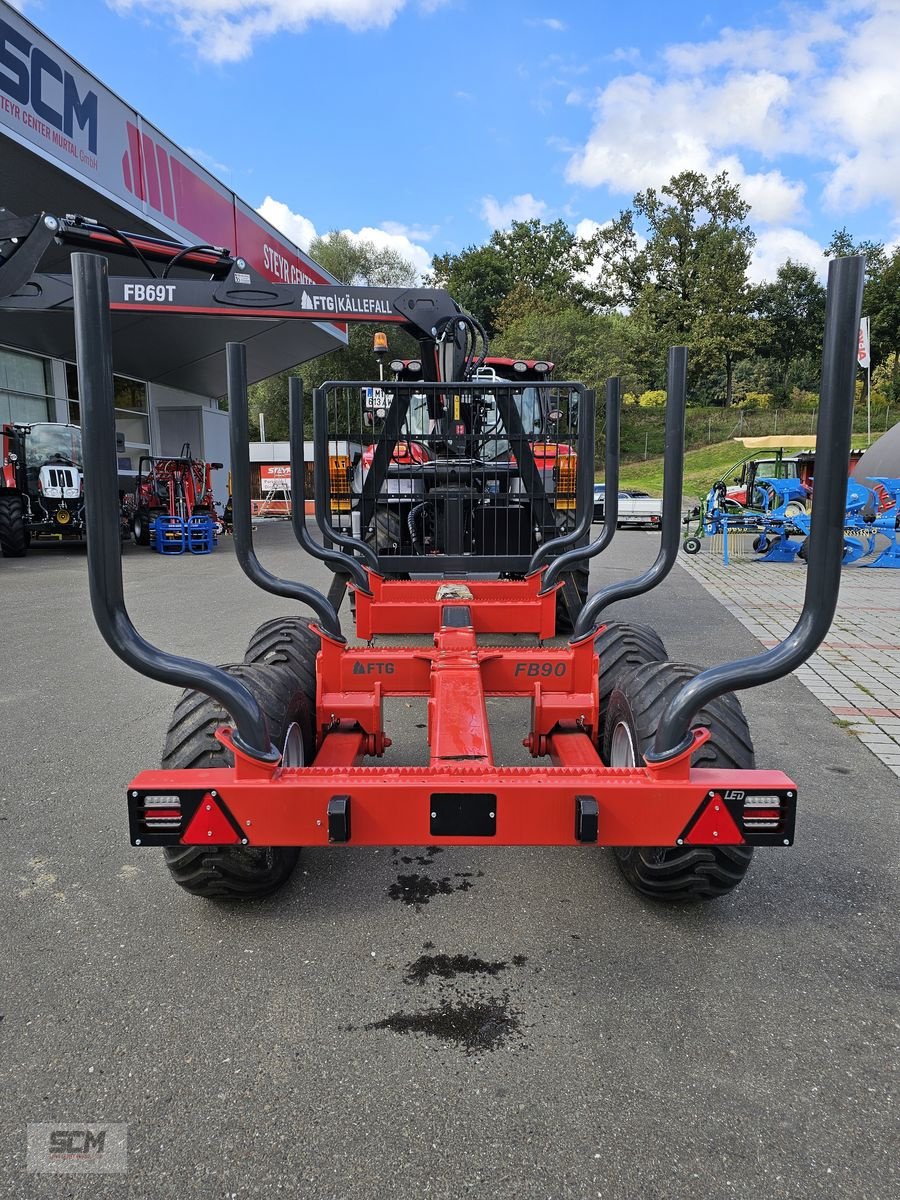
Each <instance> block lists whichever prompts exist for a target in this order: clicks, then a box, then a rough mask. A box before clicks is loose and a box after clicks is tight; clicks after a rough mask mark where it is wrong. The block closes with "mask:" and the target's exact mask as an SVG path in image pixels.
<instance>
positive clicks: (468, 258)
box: [424, 245, 514, 337]
mask: <svg viewBox="0 0 900 1200" xmlns="http://www.w3.org/2000/svg"><path fill="white" fill-rule="evenodd" d="M424 282H425V284H426V285H427V286H428V287H440V288H445V289H446V290H447V291H448V292H449V293H450V295H451V296H452V297H453V299H454V300H455V301H456V302H457V304H460V305H461V306H462V307H463V308H464V309H465V310H466V312H469V313H471V314H472V316H473V317H476V318H477V319H478V320H479V321H480V322H481V324H482V325H483V326H484V328H485V330H486V331H487V334H488V337H493V335H494V333H495V331H496V328H497V312H498V309H499V308H500V305H501V304H502V303H503V301H504V299H505V297H506V296H507V295H508V294H509V292H510V290H511V289H512V287H513V284H514V279H513V274H512V271H511V269H510V265H509V263H508V262H507V261H506V259H505V258H504V257H503V255H502V254H501V253H500V252H499V251H498V250H497V249H496V247H494V246H491V245H486V246H467V247H466V249H465V250H463V251H462V252H461V253H459V254H436V255H435V256H434V258H433V259H432V262H431V272H430V274H428V275H426V276H425V279H424Z"/></svg>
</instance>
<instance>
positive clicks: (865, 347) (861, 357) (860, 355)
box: [856, 317, 872, 369]
mask: <svg viewBox="0 0 900 1200" xmlns="http://www.w3.org/2000/svg"><path fill="white" fill-rule="evenodd" d="M856 361H857V362H858V363H859V365H860V366H861V367H863V368H864V369H865V368H866V367H869V366H871V364H872V359H871V356H870V354H869V318H868V317H863V318H862V320H861V321H860V323H859V346H858V348H857V351H856Z"/></svg>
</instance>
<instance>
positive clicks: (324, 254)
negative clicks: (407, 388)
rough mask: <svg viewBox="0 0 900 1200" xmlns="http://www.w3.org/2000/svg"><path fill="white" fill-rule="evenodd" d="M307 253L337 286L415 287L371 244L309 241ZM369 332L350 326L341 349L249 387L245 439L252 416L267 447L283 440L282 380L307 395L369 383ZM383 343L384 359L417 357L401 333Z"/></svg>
mask: <svg viewBox="0 0 900 1200" xmlns="http://www.w3.org/2000/svg"><path fill="white" fill-rule="evenodd" d="M309 253H310V257H311V258H312V259H313V260H314V261H315V262H317V263H318V264H319V265H320V266H322V267H324V268H325V270H326V271H328V272H329V273H330V274H332V275H333V276H334V277H335V278H336V279H338V280H340V282H341V283H346V284H350V285H352V286H361V285H369V286H372V287H410V286H411V285H412V284H413V283H415V279H416V270H415V267H414V266H413V264H412V263H411V262H409V261H408V260H407V259H405V258H403V256H402V255H401V254H398V253H397V251H396V250H393V249H392V248H390V247H388V246H377V245H376V244H375V243H374V242H369V241H362V242H356V241H352V240H351V239H350V238H348V237H347V235H346V234H344V233H337V232H334V233H329V234H326V235H325V236H324V237H318V238H314V239H313V241H312V243H311V245H310V248H309ZM373 332H374V329H373V326H372V325H369V324H368V323H363V324H360V323H357V322H353V323H351V324H349V325H348V342H347V346H346V347H345V348H343V349H341V350H333V351H331V352H330V353H328V354H322V355H320V356H319V357H318V358H314V359H311V360H310V361H309V362H305V363H303V364H301V365H300V366H299V367H297V368H295V369H293V370H292V371H283V372H281V373H280V374H278V375H273V376H271V377H270V378H269V379H263V380H261V381H260V382H259V383H255V384H253V386H252V387H251V388H250V395H249V401H250V425H251V433H253V432H255V433H256V434H257V435H258V433H259V428H258V422H257V414H258V413H260V412H261V413H262V414H263V415H264V417H265V423H266V437H267V438H268V439H269V440H270V441H283V440H284V439H285V438H287V436H288V430H289V423H288V379H289V378H290V376H291V375H299V376H300V378H301V379H302V380H303V386H304V388H305V389H307V390H311V389H312V388H314V387H318V385H319V384H320V383H323V382H324V381H325V380H326V379H369V378H371V377H372V376H373V375H377V373H378V370H377V364H376V361H375V358H374V356H373V354H372V335H373ZM389 337H390V357H397V358H414V357H415V356H416V355H417V354H418V352H419V347H418V343H417V342H416V341H415V339H414V338H412V337H411V336H410V335H409V334H408V333H406V332H404V331H403V330H401V329H397V328H396V327H394V326H392V327H391V330H390V334H389ZM310 420H311V411H310V406H309V405H307V424H309V422H310Z"/></svg>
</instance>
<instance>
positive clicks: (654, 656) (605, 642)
mask: <svg viewBox="0 0 900 1200" xmlns="http://www.w3.org/2000/svg"><path fill="white" fill-rule="evenodd" d="M594 649H595V650H596V651H597V654H598V655H599V657H600V731H599V734H598V738H597V740H598V742H599V744H600V745H601V746H602V745H603V729H604V725H605V723H606V710H607V709H608V708H609V699H610V696H612V694H613V692H614V691H615V690H616V688H617V687H619V685H620V684H621V682H622V680H623V679H624V678H625V676H626V675H628V674H630V673H631V672H632V671H634V670H636V668H637V667H643V666H646V665H647V664H648V663H657V662H666V661H667V660H668V657H669V654H668V651H667V650H666V647H665V645H664V644H663V640H662V638H661V637H660V636H659V634H658V633H657V632H656V630H655V629H653V628H651V626H649V625H641V624H630V623H629V624H626V623H625V622H624V621H610V622H609V624H608V625H605V626H604V627H603V629H601V630H600V633H599V634H598V635H597V637H596V638H595V639H594Z"/></svg>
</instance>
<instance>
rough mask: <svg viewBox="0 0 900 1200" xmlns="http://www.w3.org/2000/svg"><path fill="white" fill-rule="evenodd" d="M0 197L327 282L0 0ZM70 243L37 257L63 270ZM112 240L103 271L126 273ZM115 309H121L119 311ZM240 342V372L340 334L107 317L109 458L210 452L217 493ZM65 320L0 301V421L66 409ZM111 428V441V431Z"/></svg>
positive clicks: (310, 324)
mask: <svg viewBox="0 0 900 1200" xmlns="http://www.w3.org/2000/svg"><path fill="white" fill-rule="evenodd" d="M0 208H5V209H7V210H8V211H10V212H13V213H16V214H17V215H18V216H20V217H25V216H28V215H30V214H33V213H40V212H48V213H52V214H55V215H66V214H79V215H81V216H85V217H90V218H93V219H94V220H96V221H99V222H101V223H102V224H104V225H108V226H111V227H112V228H114V229H119V230H125V231H127V232H129V233H136V234H140V233H143V234H150V235H154V236H157V237H159V236H162V237H172V238H175V239H177V240H178V241H180V242H183V243H185V244H187V245H197V244H203V245H211V246H216V247H223V248H225V249H228V250H230V251H231V252H232V254H233V255H235V256H236V257H238V256H239V257H241V258H243V259H245V260H246V261H247V263H249V265H250V266H251V267H252V268H253V269H254V270H255V271H256V273H257V274H258V275H260V276H262V277H263V278H265V279H268V280H270V281H271V282H275V283H289V284H295V283H326V284H327V283H334V282H335V280H334V279H333V278H332V277H331V276H330V275H328V274H327V273H326V272H325V271H323V269H322V268H321V267H319V266H317V265H316V264H315V263H314V262H313V261H312V260H311V259H310V258H309V257H308V256H307V255H306V254H304V253H303V251H302V250H300V249H299V248H298V247H297V246H295V245H293V244H292V243H291V242H289V241H288V240H287V239H286V238H285V237H284V236H283V235H282V234H280V233H278V232H277V231H276V230H275V229H274V228H273V227H272V226H271V225H269V224H268V222H266V221H265V220H263V219H262V217H260V216H259V214H258V213H256V212H255V211H254V210H253V209H252V208H251V207H250V206H249V205H248V204H246V203H245V202H244V201H243V200H241V199H240V198H239V197H238V196H236V195H235V194H234V192H232V191H231V190H230V189H229V188H227V187H226V186H225V185H224V184H222V183H221V182H220V181H219V180H217V179H215V178H214V177H213V176H212V175H211V174H210V173H209V172H208V171H206V170H204V168H203V167H202V166H200V165H199V163H197V162H195V161H194V160H193V159H192V158H191V156H190V155H189V154H187V153H185V151H183V150H182V149H180V148H179V147H178V146H176V145H174V143H172V142H170V141H169V139H168V138H167V137H165V135H164V134H162V133H161V132H160V131H159V130H158V129H156V128H154V126H153V125H151V124H150V122H149V121H147V120H146V119H145V118H144V117H142V116H141V114H140V113H138V112H136V111H135V110H134V109H133V108H131V107H130V106H129V105H128V104H127V103H126V102H125V101H124V100H122V99H121V98H120V97H119V96H117V95H115V93H113V92H111V91H110V90H109V89H108V88H106V87H104V86H103V84H102V83H100V82H99V80H97V79H96V78H95V77H94V76H93V75H91V74H90V73H89V72H88V71H87V70H85V68H84V67H82V66H81V65H80V64H79V63H77V62H75V61H74V60H73V59H72V58H70V57H69V55H67V54H66V53H65V51H64V50H62V49H61V48H60V47H59V46H57V45H56V44H55V43H54V42H52V41H51V40H50V39H49V38H48V37H47V36H46V35H45V34H44V33H43V32H42V31H41V30H39V29H37V28H36V27H35V26H34V25H33V24H32V23H31V22H30V21H28V20H27V19H26V18H25V17H24V16H23V15H22V14H21V13H20V12H18V11H16V10H15V9H13V8H12V7H10V5H8V4H7V3H5V0H0ZM69 254H70V249H68V248H66V247H63V246H54V247H52V248H51V250H50V251H49V252H48V253H47V255H46V256H45V257H44V259H43V260H42V262H41V264H40V268H39V269H40V270H41V271H46V272H54V271H56V272H65V271H68V270H69V261H68V260H69ZM142 269H143V268H142V267H141V265H140V264H139V263H137V262H136V261H135V260H134V259H133V258H126V257H124V256H121V255H120V256H115V255H113V254H112V253H111V270H112V271H114V272H116V273H118V274H125V275H134V276H138V275H139V274H140V273H141V271H142ZM126 322H127V323H126ZM226 338H227V339H228V340H232V341H238V340H240V341H244V342H245V344H246V346H247V364H248V375H249V378H250V381H251V382H253V381H254V380H257V379H263V378H266V377H267V376H269V375H273V374H275V373H276V372H278V371H283V370H285V369H287V368H288V367H291V366H294V365H295V364H297V363H299V362H304V361H306V360H307V359H310V358H314V357H315V356H317V355H319V354H323V353H325V352H326V351H328V350H334V349H339V348H340V347H341V346H343V345H345V344H346V340H347V335H346V331H345V329H344V328H343V327H342V326H339V325H335V324H333V323H330V322H328V321H315V322H314V321H302V322H278V321H273V322H265V323H263V322H259V323H257V322H250V323H247V322H244V323H240V322H237V321H231V322H230V323H226V322H224V321H216V322H213V321H205V320H203V319H202V318H193V317H192V318H185V317H180V318H179V317H175V316H144V317H138V318H135V316H134V315H133V314H132V315H129V316H128V318H122V317H120V316H119V315H118V314H114V316H113V343H114V353H115V355H116V357H115V362H114V367H115V371H116V428H117V432H118V433H120V434H121V435H122V438H124V443H125V449H124V450H123V451H121V452H120V455H121V457H120V470H121V471H122V472H123V474H124V473H128V472H130V473H132V474H133V473H134V472H136V470H137V466H138V460H139V458H140V457H141V455H146V454H158V455H164V456H166V455H177V454H178V453H179V452H180V450H181V448H182V446H183V444H184V443H185V442H189V443H190V445H191V450H192V453H193V455H194V457H195V458H204V459H206V460H207V461H215V462H221V463H223V464H225V465H224V467H223V469H222V470H221V471H219V472H216V479H215V489H216V499H217V500H219V501H224V499H225V498H226V495H227V469H228V463H229V450H228V415H227V413H226V412H225V411H223V410H222V408H221V407H220V398H221V397H222V396H223V395H224V393H225V363H224V353H223V349H222V348H223V345H224V342H225V340H226ZM74 359H75V351H74V326H73V322H72V320H71V316H70V315H69V316H67V317H65V318H63V319H61V318H60V316H59V315H58V314H57V315H50V314H45V313H19V312H17V313H3V312H0V423H3V422H7V421H15V422H21V423H28V422H37V421H61V422H66V421H70V422H73V423H75V424H78V423H79V407H78V378H77V373H76V371H75V368H74ZM121 440H122V439H121V438H120V444H121Z"/></svg>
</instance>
